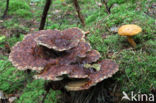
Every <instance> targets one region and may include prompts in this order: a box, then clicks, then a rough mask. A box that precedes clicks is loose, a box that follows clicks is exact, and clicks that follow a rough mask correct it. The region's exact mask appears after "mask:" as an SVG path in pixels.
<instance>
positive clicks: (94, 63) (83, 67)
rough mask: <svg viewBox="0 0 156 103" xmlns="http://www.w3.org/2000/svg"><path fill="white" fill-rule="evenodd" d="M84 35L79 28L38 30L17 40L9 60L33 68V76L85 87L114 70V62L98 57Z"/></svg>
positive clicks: (67, 86) (75, 88) (68, 87)
mask: <svg viewBox="0 0 156 103" xmlns="http://www.w3.org/2000/svg"><path fill="white" fill-rule="evenodd" d="M84 37H85V32H83V31H82V30H81V29H79V28H70V29H66V30H63V31H59V30H41V31H38V32H35V33H32V34H28V35H27V36H26V37H25V38H24V39H23V41H21V42H18V43H17V44H16V45H15V46H14V47H13V48H12V50H11V53H10V55H9V60H10V61H11V62H12V64H13V65H14V66H15V67H17V69H19V70H27V69H30V70H35V71H37V72H38V73H37V74H36V75H35V76H34V78H35V79H44V80H50V81H52V82H55V81H57V82H61V83H64V85H63V88H65V89H66V90H68V91H79V90H85V89H89V88H90V87H92V86H94V85H96V84H97V83H98V82H101V81H103V80H104V79H106V78H109V77H111V76H112V75H113V74H115V73H116V72H117V71H118V65H117V64H116V63H115V62H114V61H112V60H101V61H100V60H99V59H100V57H101V56H100V53H99V52H98V51H96V50H94V49H92V48H91V46H90V44H89V43H88V42H86V41H85V38H84ZM66 80H67V81H66ZM62 81H66V82H62Z"/></svg>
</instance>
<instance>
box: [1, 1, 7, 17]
mask: <svg viewBox="0 0 156 103" xmlns="http://www.w3.org/2000/svg"><path fill="white" fill-rule="evenodd" d="M8 9H9V0H6V8H5V11H4V14H3V16H2V19H4V18H5V17H6V15H7V13H8Z"/></svg>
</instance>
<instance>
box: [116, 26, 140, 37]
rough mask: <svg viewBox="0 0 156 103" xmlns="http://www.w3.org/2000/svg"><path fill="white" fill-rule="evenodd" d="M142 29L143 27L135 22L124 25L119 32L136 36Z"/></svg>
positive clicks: (122, 34)
mask: <svg viewBox="0 0 156 103" xmlns="http://www.w3.org/2000/svg"><path fill="white" fill-rule="evenodd" d="M141 31H142V29H141V27H139V26H137V25H135V24H128V25H123V26H121V27H120V28H119V30H118V34H119V35H121V36H134V35H137V34H138V33H140V32H141Z"/></svg>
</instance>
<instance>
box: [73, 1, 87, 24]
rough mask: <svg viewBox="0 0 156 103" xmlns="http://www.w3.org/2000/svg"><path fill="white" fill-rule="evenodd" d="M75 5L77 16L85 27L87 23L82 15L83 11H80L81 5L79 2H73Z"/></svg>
mask: <svg viewBox="0 0 156 103" xmlns="http://www.w3.org/2000/svg"><path fill="white" fill-rule="evenodd" d="M73 4H74V6H75V9H76V11H77V14H78V17H79V19H80V21H81V23H82V26H85V22H84V17H83V15H82V14H81V9H80V6H79V3H78V0H73Z"/></svg>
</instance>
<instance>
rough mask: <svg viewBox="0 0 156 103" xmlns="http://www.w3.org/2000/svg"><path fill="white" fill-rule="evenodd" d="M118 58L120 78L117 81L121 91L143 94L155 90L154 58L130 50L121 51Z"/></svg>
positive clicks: (155, 58) (155, 71)
mask: <svg viewBox="0 0 156 103" xmlns="http://www.w3.org/2000/svg"><path fill="white" fill-rule="evenodd" d="M118 57H119V58H118V60H117V62H118V64H120V76H119V77H118V78H117V79H118V81H119V82H120V83H121V85H122V88H121V90H124V91H127V92H130V91H139V90H140V91H141V92H144V93H145V92H150V89H151V88H156V84H155V77H156V70H155V68H156V65H155V64H156V57H154V56H149V55H148V54H146V53H144V52H140V51H138V52H134V51H131V50H124V51H122V52H121V53H120V55H118ZM125 82H126V83H125Z"/></svg>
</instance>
